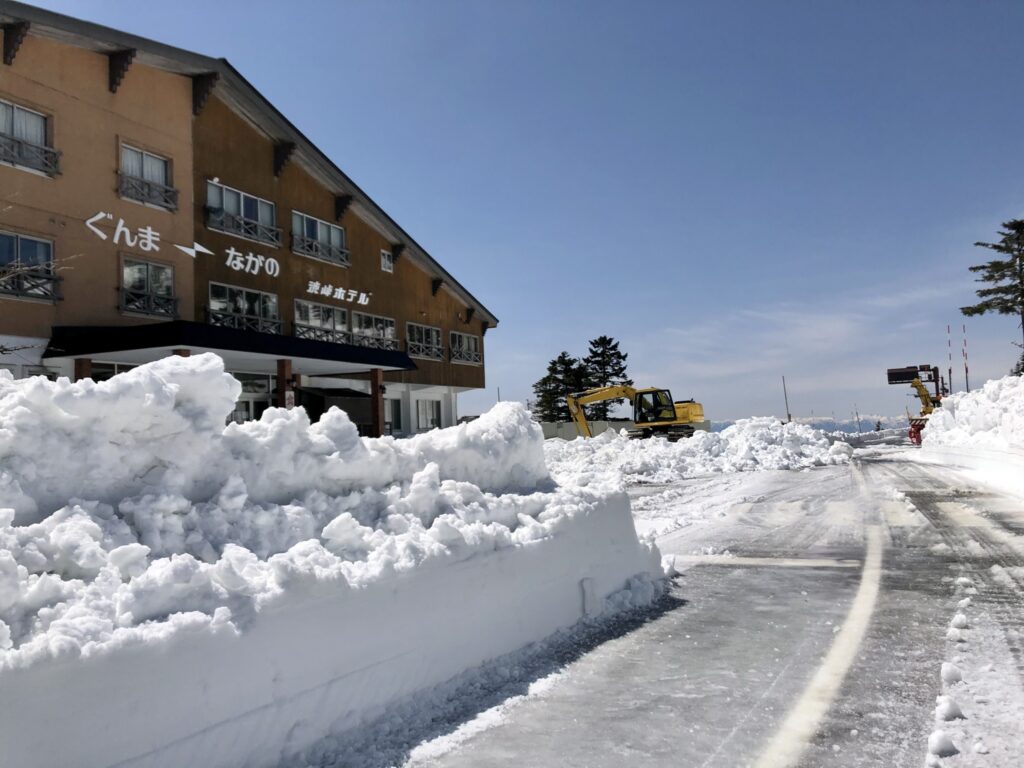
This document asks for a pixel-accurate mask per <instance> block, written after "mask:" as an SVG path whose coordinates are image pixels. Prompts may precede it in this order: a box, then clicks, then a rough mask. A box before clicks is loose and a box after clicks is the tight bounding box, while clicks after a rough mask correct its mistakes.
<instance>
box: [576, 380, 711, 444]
mask: <svg viewBox="0 0 1024 768" xmlns="http://www.w3.org/2000/svg"><path fill="white" fill-rule="evenodd" d="M619 398H625V399H626V400H629V401H630V403H631V404H632V406H633V423H634V424H635V426H634V428H633V429H631V430H629V432H628V434H629V436H630V437H633V438H644V437H653V436H654V435H664V436H665V437H667V438H668V439H669V440H670V441H672V442H675V441H676V440H681V439H682V438H684V437H691V436H692V435H693V433H694V431H695V430H696V429H697V428H698V426H700V425H702V424H703V422H704V406H702V405H701V404H700V403H698V402H696V401H694V400H680V401H678V402H675V401H673V400H672V393H671V392H669V391H668V390H667V389H659V388H658V387H648V388H647V389H635V388H633V387H628V386H622V385H619V386H611V387H597V388H595V389H588V390H585V391H583V392H575V393H573V394H571V395H567V396H566V398H565V400H566V404H567V405H568V406H569V413H570V414H572V420H573V422H575V424H576V431H577V432H579V434H580V435H582V436H583V437H593V436H594V435H593V433H592V432H591V430H590V424H589V423H588V422H587V416H586V414H585V413H584V412H583V406H585V405H588V404H590V403H599V402H602V401H605V400H618V399H619Z"/></svg>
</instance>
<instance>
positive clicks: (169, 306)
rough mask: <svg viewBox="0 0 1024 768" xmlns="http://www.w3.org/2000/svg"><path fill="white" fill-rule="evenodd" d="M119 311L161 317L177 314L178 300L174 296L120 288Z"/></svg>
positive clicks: (175, 315)
mask: <svg viewBox="0 0 1024 768" xmlns="http://www.w3.org/2000/svg"><path fill="white" fill-rule="evenodd" d="M121 311H123V312H139V313H140V314H144V315H160V316H161V317H177V316H178V300H177V299H176V298H175V297H174V296H161V295H159V294H155V293H147V292H145V291H132V290H129V289H128V288H122V289H121Z"/></svg>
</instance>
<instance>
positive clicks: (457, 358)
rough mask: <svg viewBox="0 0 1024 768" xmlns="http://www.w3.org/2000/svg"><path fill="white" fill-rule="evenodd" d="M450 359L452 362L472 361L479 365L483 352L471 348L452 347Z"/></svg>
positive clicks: (481, 361)
mask: <svg viewBox="0 0 1024 768" xmlns="http://www.w3.org/2000/svg"><path fill="white" fill-rule="evenodd" d="M451 361H452V362H453V363H473V364H474V365H480V364H481V363H483V361H484V353H483V352H477V351H476V350H472V349H452V353H451Z"/></svg>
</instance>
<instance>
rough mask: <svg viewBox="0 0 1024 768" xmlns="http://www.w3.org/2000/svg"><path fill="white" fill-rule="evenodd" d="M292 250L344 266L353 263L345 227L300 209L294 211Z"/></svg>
mask: <svg viewBox="0 0 1024 768" xmlns="http://www.w3.org/2000/svg"><path fill="white" fill-rule="evenodd" d="M292 250H293V251H295V253H301V254H303V255H305V256H312V257H313V258H316V259H323V260H324V261H329V262H331V263H332V264H340V265H341V266H343V267H347V266H348V265H349V264H350V263H351V261H350V259H349V253H348V250H347V248H346V244H345V229H344V228H343V227H339V226H338V225H337V224H331V223H330V222H327V221H323V220H322V219H317V218H314V217H313V216H307V215H306V214H304V213H299V212H298V211H292Z"/></svg>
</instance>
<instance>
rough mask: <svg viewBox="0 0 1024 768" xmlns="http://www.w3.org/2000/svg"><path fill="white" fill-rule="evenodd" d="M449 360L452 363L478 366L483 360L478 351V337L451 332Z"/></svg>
mask: <svg viewBox="0 0 1024 768" xmlns="http://www.w3.org/2000/svg"><path fill="white" fill-rule="evenodd" d="M451 347H452V354H451V359H452V362H453V363H473V364H479V363H482V362H483V360H484V356H483V352H481V351H480V337H479V336H473V335H472V334H469V333H459V332H458V331H452V332H451Z"/></svg>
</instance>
